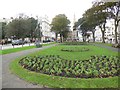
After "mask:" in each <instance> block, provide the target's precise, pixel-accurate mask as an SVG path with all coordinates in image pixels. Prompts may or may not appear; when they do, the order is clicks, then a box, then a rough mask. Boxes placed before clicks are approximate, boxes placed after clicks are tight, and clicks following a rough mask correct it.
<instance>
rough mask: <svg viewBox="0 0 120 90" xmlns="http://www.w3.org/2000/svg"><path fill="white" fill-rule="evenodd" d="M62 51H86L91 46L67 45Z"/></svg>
mask: <svg viewBox="0 0 120 90" xmlns="http://www.w3.org/2000/svg"><path fill="white" fill-rule="evenodd" d="M61 51H67V52H84V51H89V48H86V47H82V48H80V47H65V48H62V49H61Z"/></svg>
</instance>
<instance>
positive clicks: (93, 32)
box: [92, 31, 95, 42]
mask: <svg viewBox="0 0 120 90" xmlns="http://www.w3.org/2000/svg"><path fill="white" fill-rule="evenodd" d="M92 34H93V42H95V31H92Z"/></svg>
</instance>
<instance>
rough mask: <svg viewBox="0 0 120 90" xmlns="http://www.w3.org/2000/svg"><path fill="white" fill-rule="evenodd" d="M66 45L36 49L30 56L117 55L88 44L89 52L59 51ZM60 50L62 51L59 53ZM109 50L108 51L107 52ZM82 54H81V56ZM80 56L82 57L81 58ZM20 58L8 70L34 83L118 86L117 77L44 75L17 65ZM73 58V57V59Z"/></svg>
mask: <svg viewBox="0 0 120 90" xmlns="http://www.w3.org/2000/svg"><path fill="white" fill-rule="evenodd" d="M63 47H67V46H63V45H59V46H56V47H52V48H49V49H45V50H42V51H38V52H36V53H34V54H31V56H34V55H36V54H37V55H38V54H40V55H46V54H47V55H53V54H54V55H58V54H59V55H60V56H62V57H64V58H66V59H73V58H75V57H77V59H83V57H85V58H88V57H89V56H90V55H96V54H98V55H101V54H102V55H117V52H112V51H111V52H110V50H107V49H104V48H100V47H96V46H92V45H88V47H89V48H91V51H90V52H86V53H82V54H81V53H76V52H75V53H73V52H72V53H71V54H70V52H68V53H64V52H62V51H60V49H61V48H63ZM103 51H104V52H103ZM61 52H62V53H61ZM109 52H110V53H109ZM81 55H83V56H81ZM81 57H82V58H81ZM19 60H20V58H18V59H16V60H14V61H13V62H12V63H11V64H10V70H11V71H12V72H13V73H14V74H16V75H17V76H18V77H20V78H22V79H24V80H26V81H28V82H31V83H34V84H39V85H43V86H47V87H53V88H118V77H117V76H116V77H109V78H90V79H83V78H82V79H81V78H66V77H60V76H52V75H46V74H41V73H36V72H32V71H29V70H26V69H24V68H23V67H22V66H20V65H19V63H18V62H19ZM73 60H74V59H73Z"/></svg>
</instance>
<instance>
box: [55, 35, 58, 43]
mask: <svg viewBox="0 0 120 90" xmlns="http://www.w3.org/2000/svg"><path fill="white" fill-rule="evenodd" d="M57 37H58V33H55V40H56V42H57V41H58V40H57Z"/></svg>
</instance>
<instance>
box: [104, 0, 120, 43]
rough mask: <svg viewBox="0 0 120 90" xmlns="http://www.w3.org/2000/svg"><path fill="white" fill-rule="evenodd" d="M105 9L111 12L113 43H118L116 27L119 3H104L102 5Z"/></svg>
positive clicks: (119, 11)
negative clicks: (113, 32)
mask: <svg viewBox="0 0 120 90" xmlns="http://www.w3.org/2000/svg"><path fill="white" fill-rule="evenodd" d="M104 5H105V6H106V8H107V9H108V10H109V11H110V12H111V16H112V17H111V18H112V19H114V26H115V29H114V31H115V43H116V44H117V43H118V40H117V36H118V32H117V30H118V25H119V22H120V1H118V2H106V3H105V4H104Z"/></svg>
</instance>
